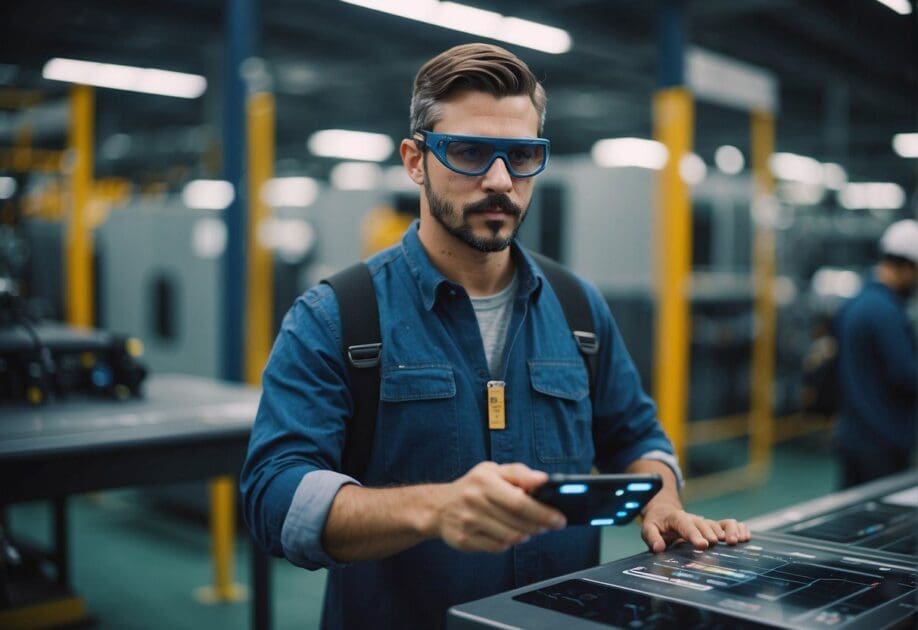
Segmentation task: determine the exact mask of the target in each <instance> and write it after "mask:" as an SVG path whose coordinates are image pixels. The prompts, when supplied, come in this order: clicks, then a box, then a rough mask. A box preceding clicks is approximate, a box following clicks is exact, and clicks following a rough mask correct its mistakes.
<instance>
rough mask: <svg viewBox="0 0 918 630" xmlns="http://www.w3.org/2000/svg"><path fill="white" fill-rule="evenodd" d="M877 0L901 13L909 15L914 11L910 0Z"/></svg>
mask: <svg viewBox="0 0 918 630" xmlns="http://www.w3.org/2000/svg"><path fill="white" fill-rule="evenodd" d="M877 2H879V3H880V4H882V5H884V6H886V7H889V8H890V9H892V10H893V11H895V12H896V13H898V14H899V15H908V14H909V13H911V12H912V5H911V4H909V2H908V0H877Z"/></svg>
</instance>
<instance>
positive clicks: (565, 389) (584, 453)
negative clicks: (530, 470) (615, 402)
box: [529, 358, 593, 464]
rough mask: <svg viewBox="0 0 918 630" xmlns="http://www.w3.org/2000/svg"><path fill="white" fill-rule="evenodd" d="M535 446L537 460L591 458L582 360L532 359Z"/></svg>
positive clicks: (586, 381)
mask: <svg viewBox="0 0 918 630" xmlns="http://www.w3.org/2000/svg"><path fill="white" fill-rule="evenodd" d="M529 379H530V382H531V384H532V389H533V390H534V392H533V395H532V415H533V428H534V430H535V448H536V455H537V456H538V458H539V460H540V461H542V462H544V463H547V464H552V463H565V462H576V461H580V460H585V461H586V463H589V461H591V460H592V458H593V438H592V432H591V426H592V414H593V409H592V405H591V403H590V384H589V379H588V378H587V372H586V367H585V366H584V364H583V360H582V359H580V358H577V359H531V360H530V361H529Z"/></svg>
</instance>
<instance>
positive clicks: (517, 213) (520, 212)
mask: <svg viewBox="0 0 918 630" xmlns="http://www.w3.org/2000/svg"><path fill="white" fill-rule="evenodd" d="M424 193H425V194H426V195H427V204H428V205H429V206H430V214H431V215H432V216H433V218H434V219H436V220H437V223H439V224H440V225H442V226H443V229H445V230H446V231H447V232H449V233H450V234H452V235H453V236H455V237H456V238H458V239H459V240H460V241H462V242H463V243H465V244H466V245H468V246H469V247H471V248H472V249H475V250H477V251H479V252H485V253H490V252H499V251H503V250H505V249H507V247H508V246H509V245H510V243H511V242H512V241H513V239H514V238H516V234H517V232H519V231H520V226H522V225H523V221H525V220H526V215H527V214H529V213H528V212H526V211H525V210H524V209H523V208H520V207H519V206H518V205H516V204H515V203H513V202H512V201H510V197H508V196H507V195H505V194H503V193H497V194H494V195H488V196H487V197H485V198H484V199H482V200H481V201H476V202H475V203H470V204H466V205H465V206H463V208H462V215H461V216H462V220H461V222H460V223H459V224H458V225H452V224H451V223H450V219H452V218H455V217H457V216H458V215H457V213H456V209H455V208H454V207H453V204H451V203H449V202H448V201H446V200H445V199H443V198H442V197H439V196H437V194H436V193H435V192H434V191H433V190H432V189H431V187H430V180H429V179H427V177H426V176H425V177H424ZM495 208H499V209H500V210H501V211H503V212H505V213H507V214H508V215H509V216H512V217H515V218H516V219H517V221H516V227H514V228H513V233H512V234H511V235H510V236H509V237H506V238H505V237H502V236H500V229H501V228H502V227H503V226H504V222H503V221H486V222H485V225H487V226H488V228H489V229H490V230H491V235H490V236H485V237H479V236H476V235H475V232H474V231H473V230H472V226H471V224H470V223H469V221H468V218H469V217H470V216H471V215H473V214H480V213H483V212H485V211H488V210H491V211H493V210H494V209H495ZM527 209H528V208H527Z"/></svg>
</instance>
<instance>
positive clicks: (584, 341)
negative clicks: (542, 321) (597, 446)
mask: <svg viewBox="0 0 918 630" xmlns="http://www.w3.org/2000/svg"><path fill="white" fill-rule="evenodd" d="M529 255H530V256H532V257H533V258H534V259H535V261H536V262H537V263H538V264H539V267H540V268H541V269H542V273H544V274H545V277H546V278H548V283H549V284H550V285H551V288H552V289H554V290H555V295H557V296H558V301H559V302H561V309H562V310H563V311H564V318H565V319H566V320H567V325H568V327H569V328H570V329H571V333H573V335H574V341H576V342H577V347H578V348H579V349H580V354H581V356H583V362H584V363H585V364H586V369H587V374H588V375H589V378H590V398H591V399H592V398H593V393H594V391H595V388H596V356H597V353H598V352H599V337H598V336H597V335H596V327H595V326H594V325H593V315H592V313H591V312H590V302H589V300H588V299H587V296H586V292H585V291H584V290H583V286H582V285H581V284H580V281H579V280H577V278H576V276H574V274H572V273H571V272H570V271H568V270H567V269H565V268H564V267H562V266H561V265H560V264H558V263H557V262H555V261H554V260H552V259H551V258H548V257H547V256H543V255H542V254H538V253H536V252H529Z"/></svg>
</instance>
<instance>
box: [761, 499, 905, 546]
mask: <svg viewBox="0 0 918 630" xmlns="http://www.w3.org/2000/svg"><path fill="white" fill-rule="evenodd" d="M778 531H781V532H784V533H786V534H793V535H795V536H803V537H804V538H814V539H817V540H825V541H830V542H838V543H843V544H847V545H856V546H858V547H866V548H868V549H879V550H883V551H889V552H892V553H902V554H907V555H914V554H915V553H916V551H918V510H916V509H915V508H914V507H910V506H907V505H896V504H891V503H881V502H877V501H868V502H867V503H863V504H860V505H854V506H851V507H848V508H844V509H841V510H837V511H835V512H829V513H828V514H823V515H820V516H817V517H815V518H811V519H807V520H805V521H802V522H800V523H795V524H793V525H791V526H788V527H785V528H782V529H780V530H778Z"/></svg>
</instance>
